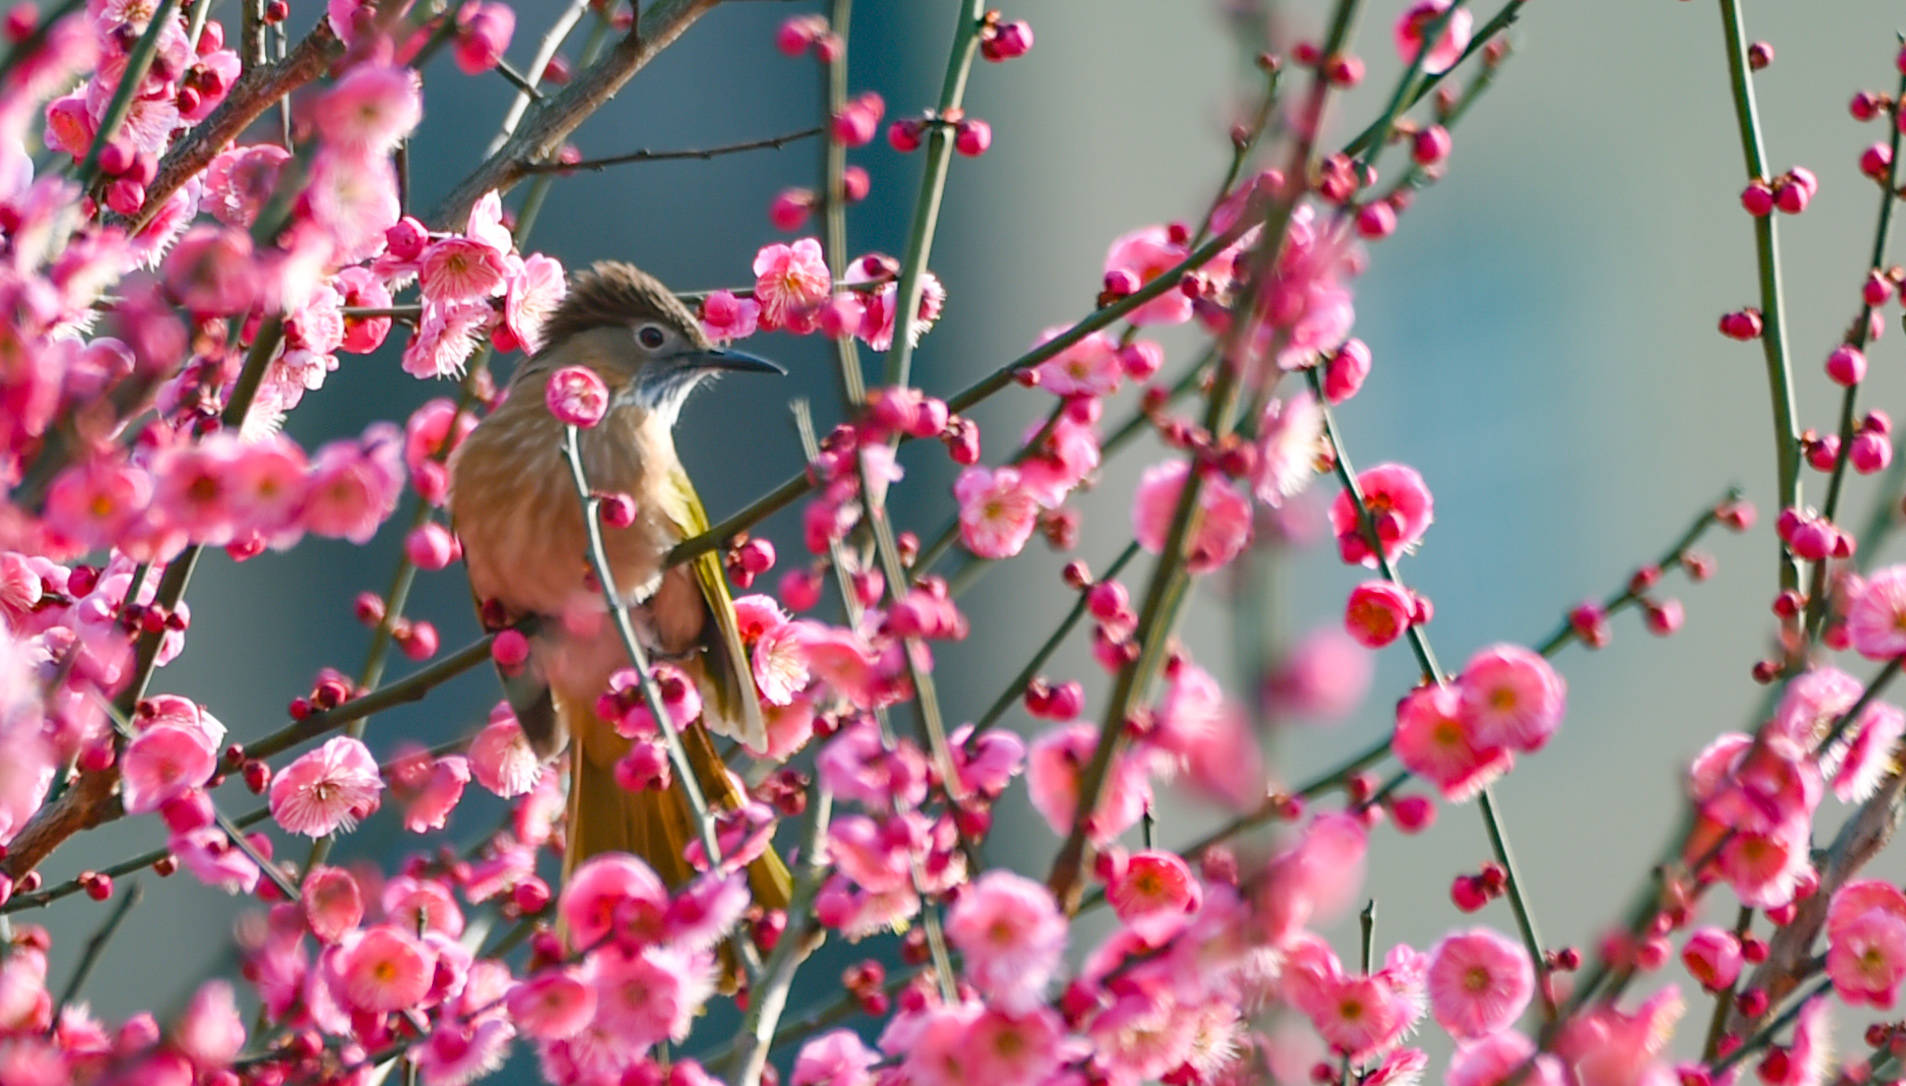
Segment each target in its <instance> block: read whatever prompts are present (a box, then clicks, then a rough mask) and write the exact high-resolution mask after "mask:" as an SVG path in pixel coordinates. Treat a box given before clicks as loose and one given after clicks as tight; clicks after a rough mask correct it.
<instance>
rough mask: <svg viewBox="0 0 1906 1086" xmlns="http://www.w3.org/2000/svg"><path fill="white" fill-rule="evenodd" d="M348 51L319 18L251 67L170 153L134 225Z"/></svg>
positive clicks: (151, 213) (152, 213)
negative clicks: (285, 49) (280, 55)
mask: <svg viewBox="0 0 1906 1086" xmlns="http://www.w3.org/2000/svg"><path fill="white" fill-rule="evenodd" d="M343 51H344V43H343V42H340V41H339V40H338V37H337V35H336V34H334V33H332V31H331V23H330V21H329V20H328V19H319V20H318V25H316V26H314V27H312V28H311V33H309V34H306V35H305V36H304V40H302V41H300V42H299V43H298V44H297V46H296V47H294V48H293V49H292V50H291V52H289V53H287V54H285V58H284V59H283V60H280V61H276V62H274V63H271V64H260V65H255V66H251V67H248V68H246V70H245V74H244V75H241V76H239V77H238V82H237V83H236V84H234V85H233V86H232V90H231V93H230V94H228V95H226V97H225V101H223V102H221V103H220V104H219V107H218V108H217V109H215V110H213V111H212V115H211V116H209V117H207V118H205V120H203V121H201V122H199V126H198V127H197V128H194V129H193V130H192V132H191V134H190V135H188V136H186V137H185V138H184V139H182V140H180V141H179V142H177V143H175V144H173V146H172V150H170V151H168V152H166V156H165V158H164V159H162V160H161V161H160V162H159V173H158V176H157V177H155V178H153V181H152V184H151V185H149V186H147V187H146V205H145V209H144V211H142V212H141V213H140V216H139V219H138V220H137V222H136V223H134V224H132V228H133V229H134V230H137V229H139V228H141V227H143V226H145V224H146V223H147V221H149V220H150V219H151V218H152V216H153V215H155V214H157V213H158V211H159V209H160V208H162V207H164V206H165V202H166V200H167V199H169V198H170V197H171V196H172V194H173V193H175V192H177V191H178V190H179V188H180V186H182V185H184V184H185V183H186V182H187V181H188V180H190V179H191V178H193V177H195V176H197V175H198V174H199V172H200V171H201V170H203V169H205V167H206V166H208V165H210V164H211V162H212V159H213V158H215V157H217V155H218V153H219V152H220V151H223V150H224V149H225V148H226V146H227V145H228V144H230V143H231V142H232V141H233V140H235V139H237V138H238V137H239V135H240V134H242V133H243V132H244V131H245V129H247V128H249V127H251V123H252V122H253V121H255V120H257V119H258V118H259V117H261V116H263V115H264V112H265V111H266V110H268V109H270V108H271V107H272V106H273V105H276V104H277V103H278V102H279V101H280V100H281V99H283V98H284V97H285V96H286V95H288V94H290V93H291V92H292V91H295V90H297V89H298V88H299V87H302V86H304V85H305V84H306V83H309V82H311V81H312V80H313V79H316V78H317V77H318V76H319V75H321V74H323V72H324V70H325V68H326V66H327V65H329V64H330V63H331V60H332V59H333V58H334V57H336V56H338V55H339V54H341V53H343ZM121 221H123V220H121Z"/></svg>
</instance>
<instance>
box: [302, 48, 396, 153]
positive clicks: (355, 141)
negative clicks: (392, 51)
mask: <svg viewBox="0 0 1906 1086" xmlns="http://www.w3.org/2000/svg"><path fill="white" fill-rule="evenodd" d="M423 113H424V104H423V87H422V85H421V80H420V79H419V78H418V75H417V73H416V72H415V71H414V70H412V69H409V68H398V67H389V66H383V65H376V64H358V65H353V66H352V67H350V68H349V69H347V70H346V71H345V73H344V75H343V76H342V77H341V78H339V79H338V81H337V82H336V83H335V84H333V85H332V86H331V89H330V90H328V91H326V92H325V93H324V94H323V95H322V96H321V97H319V98H318V99H317V101H316V102H314V103H313V106H312V114H313V116H312V120H313V122H314V123H315V124H316V125H318V127H319V131H321V132H322V133H323V134H324V138H325V139H326V140H327V141H328V142H330V143H331V144H332V145H333V146H336V147H340V148H343V149H346V150H349V151H353V152H359V153H363V154H381V153H383V152H386V151H388V150H390V149H391V148H392V147H395V146H396V145H397V142H398V141H399V140H401V139H402V138H403V137H404V136H407V135H409V134H410V131H411V130H412V129H414V128H416V127H417V122H419V121H420V120H422V119H423Z"/></svg>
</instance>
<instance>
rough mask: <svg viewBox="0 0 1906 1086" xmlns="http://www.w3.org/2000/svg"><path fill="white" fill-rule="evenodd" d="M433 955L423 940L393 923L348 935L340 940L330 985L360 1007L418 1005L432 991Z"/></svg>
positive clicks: (377, 1008)
mask: <svg viewBox="0 0 1906 1086" xmlns="http://www.w3.org/2000/svg"><path fill="white" fill-rule="evenodd" d="M435 967H436V961H435V955H433V954H432V953H431V952H430V950H429V948H428V947H426V946H425V945H424V943H423V941H422V940H420V939H418V938H417V937H416V936H414V935H411V934H410V933H409V932H406V931H404V930H402V929H401V928H398V927H396V926H394V925H391V924H379V925H378V926H376V927H374V928H370V929H367V930H365V931H361V932H353V933H351V934H350V935H347V936H346V937H345V938H344V940H343V941H342V942H340V943H339V944H338V948H337V958H336V960H335V965H334V966H333V968H334V969H335V970H336V972H335V974H334V979H333V982H332V983H333V987H334V988H335V990H336V991H337V993H338V996H339V998H340V999H341V1000H342V1001H343V1002H344V1003H345V1005H347V1006H349V1007H352V1008H355V1009H357V1010H363V1011H374V1012H376V1011H398V1010H405V1009H407V1008H413V1007H416V1006H417V1005H418V1004H419V1003H421V1002H422V1001H423V998H424V996H425V994H427V993H428V992H429V991H430V981H431V976H432V971H433V970H434V969H435Z"/></svg>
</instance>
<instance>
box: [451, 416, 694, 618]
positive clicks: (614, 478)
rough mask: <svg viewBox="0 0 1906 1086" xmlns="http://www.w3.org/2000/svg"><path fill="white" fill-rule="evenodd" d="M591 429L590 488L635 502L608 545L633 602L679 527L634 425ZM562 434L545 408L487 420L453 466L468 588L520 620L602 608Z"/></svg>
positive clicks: (609, 532)
mask: <svg viewBox="0 0 1906 1086" xmlns="http://www.w3.org/2000/svg"><path fill="white" fill-rule="evenodd" d="M611 421H612V420H605V423H604V425H603V426H602V427H598V428H597V429H595V430H591V431H586V432H585V434H584V436H583V441H582V451H583V469H584V472H585V474H586V475H587V477H588V481H589V485H590V488H591V489H592V490H595V491H598V492H621V493H626V494H629V495H630V496H631V497H632V498H633V499H634V501H635V510H636V516H635V520H634V522H633V523H631V524H630V525H628V526H627V527H622V528H611V527H607V526H605V527H604V529H603V548H604V550H605V552H606V555H607V557H608V560H609V570H610V573H611V575H612V576H613V577H614V579H615V583H616V588H617V590H618V592H619V593H620V594H621V595H622V596H623V597H624V598H625V599H628V600H630V601H631V602H636V601H640V600H643V599H646V598H647V597H648V596H649V595H650V594H651V593H653V592H654V591H655V587H656V585H657V584H658V583H659V580H660V575H661V572H662V561H663V558H664V555H666V553H667V551H668V549H669V548H670V547H672V546H674V545H675V544H676V543H677V542H680V540H681V531H680V529H679V528H677V527H676V526H675V525H674V524H673V523H672V522H670V521H669V519H668V518H667V517H666V516H665V515H664V514H663V512H662V510H661V508H660V507H659V503H656V502H653V501H646V502H645V501H644V500H643V495H644V494H652V493H654V492H655V486H654V484H653V483H652V481H651V476H652V475H653V474H654V469H655V468H656V467H658V463H657V460H658V458H657V457H656V456H655V455H653V454H654V451H655V450H653V449H652V448H647V447H645V443H644V442H643V441H641V440H636V439H632V438H636V437H639V436H640V435H639V434H632V432H631V430H630V428H629V427H627V426H612V425H611V424H610V423H611ZM561 442H562V429H561V427H560V425H559V424H558V423H557V422H556V420H555V419H554V418H553V417H552V416H550V414H549V413H548V411H546V410H544V409H543V406H542V405H541V404H540V403H537V404H533V405H528V407H527V408H526V409H522V410H511V409H510V405H509V404H505V405H504V406H503V407H502V408H499V409H498V410H497V411H496V412H495V413H493V414H492V415H490V416H489V417H488V418H486V419H485V420H484V421H483V422H482V423H481V424H479V425H478V426H477V428H476V429H475V430H473V431H472V432H471V433H470V435H469V437H467V438H466V439H465V440H464V442H463V445H462V446H461V447H460V448H458V450H457V452H456V455H455V457H454V458H453V459H452V461H451V473H450V474H451V490H450V507H451V516H452V519H453V521H454V523H455V526H456V530H457V534H458V536H459V537H461V539H462V541H463V551H464V561H465V563H466V564H467V566H468V567H469V572H470V586H471V588H472V589H473V590H474V591H475V593H476V595H477V597H478V598H479V599H495V600H497V601H498V602H500V603H501V604H502V605H503V606H504V607H505V608H506V609H507V610H508V611H510V612H511V613H513V614H541V615H562V614H570V613H574V612H576V611H578V610H590V609H595V610H600V609H601V601H600V596H599V594H598V593H599V590H598V589H597V588H596V587H595V586H594V585H593V584H592V583H591V582H590V579H589V577H588V573H589V569H590V565H589V543H588V537H587V535H586V534H585V532H584V530H583V518H582V505H581V502H580V501H579V499H578V497H577V495H576V491H575V484H574V482H573V480H572V479H571V477H570V473H569V465H568V463H567V461H566V459H565V458H564V456H563V452H562V444H561Z"/></svg>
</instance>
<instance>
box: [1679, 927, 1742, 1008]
mask: <svg viewBox="0 0 1906 1086" xmlns="http://www.w3.org/2000/svg"><path fill="white" fill-rule="evenodd" d="M1681 961H1682V964H1684V965H1686V966H1687V968H1688V974H1689V975H1690V976H1692V977H1693V978H1694V979H1695V980H1696V981H1698V982H1700V985H1701V987H1703V988H1705V989H1707V990H1708V991H1710V992H1719V991H1724V990H1726V989H1727V988H1729V987H1731V986H1732V985H1733V984H1734V981H1735V980H1736V979H1737V978H1738V977H1739V976H1740V974H1741V966H1742V963H1743V961H1744V959H1743V957H1742V955H1741V941H1740V939H1739V937H1737V936H1736V935H1735V934H1734V933H1733V932H1731V931H1728V930H1727V929H1726V928H1717V927H1714V926H1712V925H1710V926H1708V927H1703V928H1700V929H1698V930H1697V931H1695V932H1694V934H1692V935H1690V936H1688V941H1687V943H1686V945H1684V946H1683V947H1682V949H1681Z"/></svg>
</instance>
